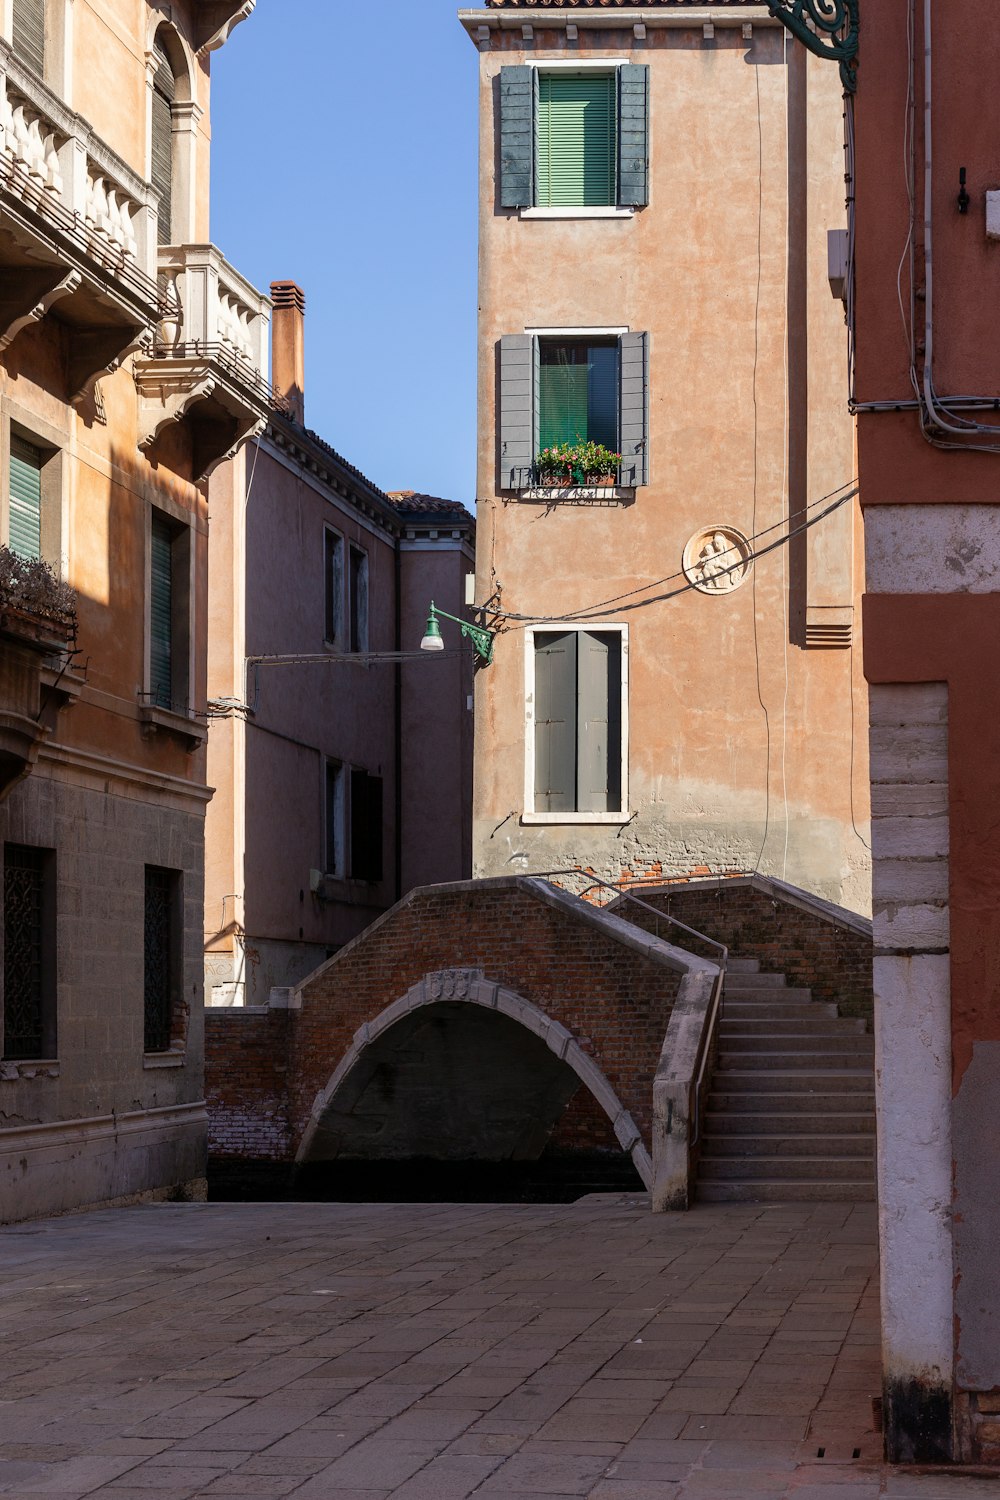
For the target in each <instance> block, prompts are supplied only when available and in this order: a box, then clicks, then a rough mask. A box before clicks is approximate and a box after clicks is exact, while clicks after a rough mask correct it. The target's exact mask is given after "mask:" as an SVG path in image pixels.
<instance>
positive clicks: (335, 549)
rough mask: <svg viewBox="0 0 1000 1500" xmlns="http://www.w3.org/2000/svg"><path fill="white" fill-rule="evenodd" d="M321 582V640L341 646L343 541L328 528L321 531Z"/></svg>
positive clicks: (342, 628)
mask: <svg viewBox="0 0 1000 1500" xmlns="http://www.w3.org/2000/svg"><path fill="white" fill-rule="evenodd" d="M323 581H324V592H325V595H326V600H325V615H326V622H325V624H324V627H323V639H324V640H325V641H326V643H327V645H328V646H341V645H342V644H343V631H344V539H343V537H341V536H338V535H337V533H336V532H335V531H331V530H330V529H329V528H328V527H327V528H324V531H323Z"/></svg>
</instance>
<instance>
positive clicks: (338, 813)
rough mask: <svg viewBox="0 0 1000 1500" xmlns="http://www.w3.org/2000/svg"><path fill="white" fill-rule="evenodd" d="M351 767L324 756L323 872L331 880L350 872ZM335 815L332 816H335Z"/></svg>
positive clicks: (341, 878)
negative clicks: (348, 780) (346, 788)
mask: <svg viewBox="0 0 1000 1500" xmlns="http://www.w3.org/2000/svg"><path fill="white" fill-rule="evenodd" d="M347 771H348V767H347V766H345V764H344V762H343V761H342V760H339V759H338V758H337V757H336V756H333V755H324V757H323V786H322V795H323V861H322V863H323V874H324V875H325V876H326V877H327V878H328V879H330V880H344V879H346V875H347V861H346V857H345V856H346V852H347V798H346V795H345V787H346V783H347ZM331 782H332V784H333V786H334V793H333V796H334V805H333V807H332V809H331V806H330V787H331ZM331 814H332V817H331ZM331 827H332V829H333V846H334V858H333V862H332V863H331V860H330V842H331V840H330V830H331Z"/></svg>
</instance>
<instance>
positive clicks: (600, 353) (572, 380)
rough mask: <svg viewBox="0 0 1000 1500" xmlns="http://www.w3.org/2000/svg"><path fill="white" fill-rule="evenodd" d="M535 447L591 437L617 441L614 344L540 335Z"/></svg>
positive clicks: (612, 445) (609, 442) (598, 440)
mask: <svg viewBox="0 0 1000 1500" xmlns="http://www.w3.org/2000/svg"><path fill="white" fill-rule="evenodd" d="M540 354H541V358H540V361H539V385H540V390H539V433H538V438H539V448H549V447H551V446H552V444H553V443H575V442H587V441H592V442H595V443H603V444H604V446H605V447H606V448H611V449H612V450H617V447H618V346H617V343H603V344H590V343H588V342H587V341H586V340H579V339H576V340H574V339H568V340H557V339H542V340H541V351H540Z"/></svg>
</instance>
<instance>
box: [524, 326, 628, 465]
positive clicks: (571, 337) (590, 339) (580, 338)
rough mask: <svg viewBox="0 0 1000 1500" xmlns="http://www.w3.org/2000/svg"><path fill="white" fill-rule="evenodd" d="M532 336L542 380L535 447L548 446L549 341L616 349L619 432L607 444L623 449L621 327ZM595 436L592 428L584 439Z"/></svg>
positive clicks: (569, 440)
mask: <svg viewBox="0 0 1000 1500" xmlns="http://www.w3.org/2000/svg"><path fill="white" fill-rule="evenodd" d="M624 331H625V332H626V333H627V332H628V329H625V330H624ZM532 337H533V338H534V339H535V342H536V345H537V353H536V356H535V373H536V376H537V378H538V382H539V384H538V391H537V395H536V397H535V401H536V404H537V407H538V431H537V432H536V433H535V447H536V448H537V449H538V451H539V452H541V451H542V449H543V447H545V446H546V445H545V444H544V442H543V436H542V387H543V381H544V376H543V374H542V372H543V370H544V369H546V365H545V362H544V360H543V359H542V354H543V352H544V351H543V346H544V345H545V344H549V345H556V344H576V345H580V346H583V345H587V344H588V343H589V347H591V348H594V347H600V348H609V349H613V350H614V355H615V379H614V423H615V433H614V438H613V439H612V441H611V442H610V443H606V444H604V446H605V447H607V448H610V450H611V451H612V452H613V453H617V452H619V451H620V449H619V441H620V438H621V426H622V399H621V366H622V354H621V334H620V333H619V332H618V331H617V329H615V330H610V331H608V332H607V333H603V332H602V333H584V334H580V333H575V332H568V331H567V330H566V329H564V328H563V329H559V331H558V332H552V333H548V332H546V333H537V332H536V333H534V334H533V335H532ZM588 404H589V392H588ZM591 440H592V439H591V434H590V431H589V429H588V431H587V432H586V433H585V434H584V435H583V436H582V438H581V441H583V442H585V443H586V442H590V441H591ZM558 441H560V442H572V441H573V439H572V438H561V439H558ZM594 441H596V439H594ZM617 482H618V479H617V475H616V476H615V483H616V484H617Z"/></svg>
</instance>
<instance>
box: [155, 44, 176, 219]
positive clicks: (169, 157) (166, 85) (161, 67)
mask: <svg viewBox="0 0 1000 1500" xmlns="http://www.w3.org/2000/svg"><path fill="white" fill-rule="evenodd" d="M153 57H154V58H155V60H156V74H155V76H154V78H153V126H152V132H153V133H152V140H151V142H150V147H151V150H150V168H149V180H150V182H151V183H152V185H153V187H154V188H155V189H156V191H157V192H158V193H159V195H160V207H159V211H158V218H157V221H156V237H157V240H158V241H159V243H160V244H161V245H169V244H170V243H171V239H170V231H171V189H172V181H173V149H174V148H173V103H174V70H173V68H172V67H171V66H170V62H169V60H168V58H167V55H166V53H165V52H164V51H163V49H162V47H161V46H160V44H159V42H156V41H154V43H153Z"/></svg>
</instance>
